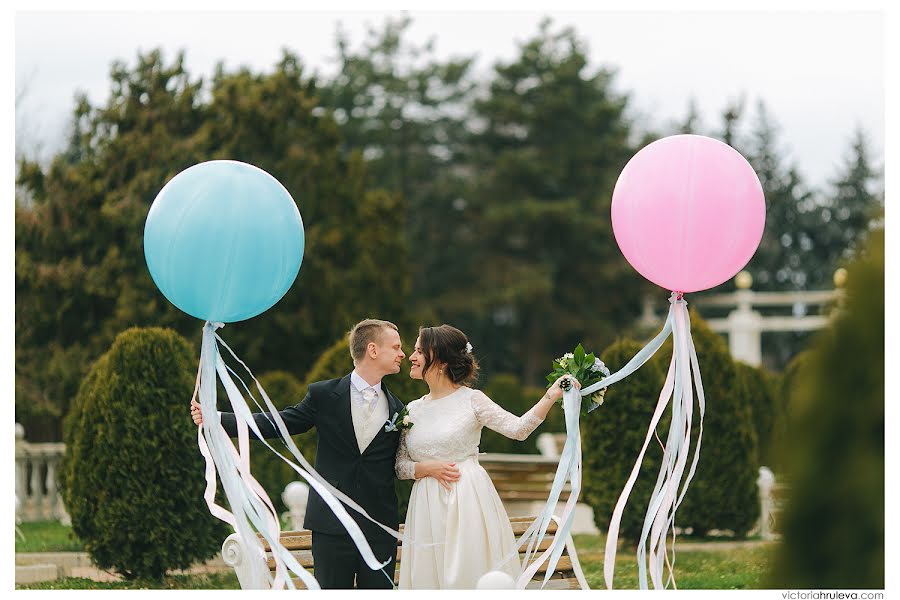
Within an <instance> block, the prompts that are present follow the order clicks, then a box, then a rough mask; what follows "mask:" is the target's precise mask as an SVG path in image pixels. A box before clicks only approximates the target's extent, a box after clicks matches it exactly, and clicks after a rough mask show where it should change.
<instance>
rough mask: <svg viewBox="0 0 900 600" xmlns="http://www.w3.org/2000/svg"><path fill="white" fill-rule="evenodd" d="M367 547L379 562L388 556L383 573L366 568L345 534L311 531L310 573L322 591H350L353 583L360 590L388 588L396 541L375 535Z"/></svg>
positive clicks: (395, 555)
mask: <svg viewBox="0 0 900 600" xmlns="http://www.w3.org/2000/svg"><path fill="white" fill-rule="evenodd" d="M369 545H370V546H371V548H372V552H374V553H375V558H377V559H378V560H379V561H384V560H386V559H387V557H388V556H390V557H391V562H390V563H389V564H388V565H387V566H385V567H384V571H382V570H380V569H379V570H376V571H373V570H372V569H370V568H369V565H367V564H366V561H365V560H363V557H362V555H361V554H360V553H359V550H357V548H356V544H354V543H353V539H352V538H351V537H350V536H349V535H347V534H338V535H334V534H328V533H319V532H316V531H313V532H312V555H313V563H314V567H313V571H314V573H313V574H314V575H315V577H316V581H318V582H319V585H320V586H321V587H322V589H323V590H332V589H353V583H354V580H355V581H356V588H357V589H360V590H371V589H388V590H389V589H392V588H393V587H394V570H395V569H396V567H397V540H396V539H395V538H393V537H389V536H386V535H379V536H378V539H377V540H369Z"/></svg>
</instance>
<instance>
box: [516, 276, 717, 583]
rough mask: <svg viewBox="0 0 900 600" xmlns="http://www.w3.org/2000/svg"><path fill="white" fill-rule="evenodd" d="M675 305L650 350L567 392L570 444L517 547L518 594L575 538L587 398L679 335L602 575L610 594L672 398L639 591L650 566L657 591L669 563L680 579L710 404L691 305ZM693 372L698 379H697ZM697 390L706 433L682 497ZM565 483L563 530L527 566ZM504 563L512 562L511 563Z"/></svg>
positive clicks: (614, 523)
mask: <svg viewBox="0 0 900 600" xmlns="http://www.w3.org/2000/svg"><path fill="white" fill-rule="evenodd" d="M669 302H670V303H671V306H670V308H669V314H668V317H667V318H666V322H665V324H664V325H663V328H662V330H661V331H660V332H659V333H658V334H657V335H656V337H654V338H653V339H652V340H651V341H650V342H649V343H648V344H647V345H646V346H644V347H643V348H642V349H641V350H640V351H638V353H637V354H635V355H634V357H632V359H631V360H629V361H628V363H626V364H625V366H623V367H622V368H621V369H619V370H618V371H616V372H615V373H613V374H611V375H610V376H609V377H605V378H604V379H603V380H601V381H599V382H597V383H595V384H593V385H590V386H588V387H585V388H583V389H582V390H581V391H580V393H579V392H578V391H577V390H575V388H571V389H570V390H569V391H567V392H564V393H563V410H564V412H565V420H566V441H565V445H564V446H563V451H562V453H561V455H560V459H559V465H558V467H557V469H556V475H555V476H554V479H553V485H552V486H551V488H550V494H549V497H548V498H547V502H546V504H545V505H544V509H543V510H542V511H541V514H540V515H539V516H538V517H537V518H536V519H535V520H534V522H533V523H532V524H531V526H529V528H528V529H527V530H526V532H525V533H524V534H523V535H522V537H521V538H520V539H519V544H518V545H519V546H520V547H521V546H522V545H523V544H525V543H526V542H527V543H528V549H527V550H526V553H525V560H524V564H525V566H524V569H523V572H522V575H521V576H520V577H519V579H518V580H517V582H516V584H517V585H516V586H517V587H518V588H520V589H523V588H524V587H525V586H526V585H527V583H528V581H530V579H531V577H532V576H533V575H534V573H535V572H537V569H538V568H540V566H541V565H542V564H543V563H544V562H546V561H548V560H549V564H548V567H547V572H546V575H545V577H544V583H546V581H547V580H548V579H549V578H550V576H551V575H552V574H553V570H554V569H555V567H556V564H557V561H558V560H559V557H560V555H561V554H562V550H563V544H564V542H565V540H567V539H570V537H571V536H570V532H571V528H572V524H573V521H574V510H575V505H576V503H577V502H578V496H579V494H580V492H581V434H580V431H579V426H578V421H579V415H580V408H581V397H582V396H589V395H591V394H593V393H594V392H596V391H598V390H600V389H603V388H606V387H609V386H610V385H612V384H614V383H616V382H618V381H621V380H623V379H625V378H626V377H628V376H629V375H631V374H632V373H634V372H635V371H637V370H638V369H639V368H640V367H641V366H643V365H644V364H645V363H646V362H647V361H648V360H650V358H652V357H653V355H654V354H655V353H656V351H657V350H659V348H660V347H661V346H662V345H663V343H664V342H665V341H666V339H667V338H668V337H669V335H673V338H674V348H673V353H672V361H671V364H670V366H669V372H668V375H667V377H666V381H665V384H664V385H663V389H662V391H661V393H660V396H659V401H658V402H657V405H656V410H655V411H654V413H653V417H652V418H651V420H650V426H649V428H648V430H647V436H646V438H645V440H644V445H643V447H642V448H641V451H640V453H639V454H638V458H637V461H636V462H635V465H634V468H633V469H632V471H631V474H630V475H629V477H628V480H627V481H626V483H625V487H624V489H623V490H622V493H621V495H620V496H619V499H618V501H617V502H616V506H615V508H614V509H613V514H612V519H611V521H610V525H609V529H608V530H607V537H606V552H605V555H604V564H603V574H604V579H605V581H606V585H607V587H608V588H610V589H612V583H613V569H614V567H615V557H616V544H617V542H618V537H619V526H620V524H621V520H622V512H623V511H624V508H625V504H626V502H627V501H628V496H629V495H630V494H631V490H632V488H633V487H634V483H635V481H636V479H637V476H638V473H639V472H640V466H641V462H642V461H643V457H644V453H645V452H646V450H647V446H648V444H649V443H650V438H651V437H652V436H653V435H654V434H655V432H656V426H657V425H658V424H659V420H660V418H661V417H662V414H663V411H664V410H665V408H666V406H667V405H668V404H669V400H670V399H671V398H672V395H673V393H674V401H673V403H672V423H671V425H670V426H669V436H668V439H667V441H666V444H665V449H664V451H663V459H662V466H661V467H660V473H659V476H658V478H657V482H656V487H655V489H654V491H653V495H652V496H651V498H650V503H649V506H648V508H647V514H646V516H645V519H644V528H643V531H642V533H641V539H642V542H641V544H640V545H639V547H638V551H637V559H638V568H639V579H640V586H641V589H647V565H646V563H647V562H649V571H650V579H651V581H652V582H653V586H654V588H657V589H658V588H662V587H666V586H667V584H663V582H662V574H663V565H664V563H665V564H667V565H668V566H669V575H670V577H669V581H671V582H672V584H673V586H674V582H675V580H674V573H673V572H672V563H673V562H674V520H675V510H676V509H677V508H678V506H679V505H680V504H681V501H682V499H683V498H684V494H685V493H686V492H687V487H688V484H689V483H690V481H691V479H692V478H693V476H694V472H695V470H696V467H697V461H698V459H699V457H700V440H701V439H702V436H703V415H704V411H705V399H704V395H703V383H702V381H701V379H700V366H699V362H698V361H697V353H696V349H695V348H694V343H693V340H692V339H691V334H690V319H689V316H688V312H687V303H686V302H685V301H684V299H683V298H682V297H681V294H678V293H675V292H673V293H672V296H671V297H670V298H669ZM692 374H693V380H692V378H691V375H692ZM695 387H696V390H697V397H698V402H699V407H700V432H699V436H698V439H697V447H696V448H695V451H694V458H693V461H692V463H691V467H690V469H689V471H688V474H687V478H686V479H685V481H684V485H683V486H682V489H681V493H680V494H678V486H679V484H680V483H681V480H682V478H683V476H684V470H685V466H686V462H687V456H688V450H689V446H690V434H691V419H692V413H693V402H692V400H693V390H694V388H695ZM595 408H596V405H595V406H593V407H592V408H591V409H590V410H591V411H592V410H594V409H595ZM589 412H590V411H589ZM567 480H568V481H570V482H571V484H572V492H571V494H570V495H569V499H568V501H567V502H566V506H565V509H564V510H563V512H562V515H561V516H560V517H559V529H558V531H557V533H556V536H555V538H554V540H553V542H552V543H551V544H550V546H549V547H548V548H547V549H546V550H545V551H544V552H543V553H542V554H541V555H540V556H537V557H534V561H533V562H532V563H531V564H528V561H529V560H531V559H532V557H533V556H534V552H536V549H537V548H538V547H540V543H541V541H542V540H543V538H544V536H545V534H546V530H547V525H548V524H549V522H550V519H551V518H553V517H552V513H553V509H554V507H555V506H556V504H557V502H558V500H559V496H560V493H561V491H562V488H563V486H564V485H565V483H566V481H567ZM676 495H677V499H676ZM669 528H671V529H672V530H673V538H672V540H673V541H672V551H673V560H672V562H670V561H669V557H668V555H667V553H666V535H667V532H668V530H669ZM648 537H649V539H650V542H651V543H650V556H649V559H648V558H647V557H646V542H647V538H648ZM570 554H571V551H570ZM506 560H508V557H507V558H506ZM579 570H580V569H578V570H576V576H579V575H580V574H579V572H578V571H579ZM582 579H583V575H580V576H579V582H581V580H582ZM542 587H543V583H542ZM582 587H583V588H585V589H587V584H586V583H583V584H582Z"/></svg>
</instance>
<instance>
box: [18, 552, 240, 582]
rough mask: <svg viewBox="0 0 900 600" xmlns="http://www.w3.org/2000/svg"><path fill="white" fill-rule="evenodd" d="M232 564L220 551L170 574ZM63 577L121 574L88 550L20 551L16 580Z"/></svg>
mask: <svg viewBox="0 0 900 600" xmlns="http://www.w3.org/2000/svg"><path fill="white" fill-rule="evenodd" d="M231 570H232V569H231V567H229V566H227V565H226V564H225V563H224V562H223V561H222V556H221V555H217V556H216V557H215V558H212V559H211V560H209V561H208V562H206V563H204V564H198V565H194V566H193V567H191V568H190V569H186V570H183V571H179V570H176V571H171V572H170V574H171V575H187V574H190V575H197V574H201V573H221V572H223V571H231ZM63 577H84V578H86V579H92V580H94V581H102V582H108V581H121V580H122V576H121V575H119V574H117V573H111V572H108V571H103V570H100V569H98V568H97V567H96V566H94V565H93V564H91V558H90V555H89V554H88V553H87V552H17V553H16V583H21V584H25V583H37V582H39V581H52V580H55V579H61V578H63Z"/></svg>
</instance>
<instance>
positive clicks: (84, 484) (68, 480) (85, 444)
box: [62, 328, 227, 579]
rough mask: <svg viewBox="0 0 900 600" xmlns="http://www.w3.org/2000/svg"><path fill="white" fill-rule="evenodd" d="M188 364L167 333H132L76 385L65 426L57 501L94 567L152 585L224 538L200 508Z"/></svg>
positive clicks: (188, 354) (191, 366)
mask: <svg viewBox="0 0 900 600" xmlns="http://www.w3.org/2000/svg"><path fill="white" fill-rule="evenodd" d="M196 360H197V358H196V355H195V352H194V351H193V349H192V348H191V346H190V345H189V344H188V343H187V341H186V340H184V338H182V337H181V336H179V335H178V334H176V333H175V332H173V331H171V330H166V329H159V328H149V329H138V328H132V329H129V330H127V331H124V332H122V333H121V334H120V335H119V336H118V337H117V338H116V340H115V341H114V342H113V344H112V346H111V348H110V349H109V351H108V352H107V353H106V354H105V355H103V356H102V357H101V358H100V359H98V360H97V361H96V362H95V363H94V365H93V367H92V368H91V370H90V372H89V373H88V375H87V376H86V377H85V379H84V381H83V382H82V384H81V387H80V389H79V391H78V394H77V396H76V398H75V400H74V402H73V405H72V407H71V411H70V414H69V415H68V417H67V419H66V424H65V442H66V453H65V459H64V469H63V476H62V479H63V482H64V483H63V498H64V501H65V503H66V508H67V509H68V511H69V514H70V515H71V517H72V528H73V530H74V532H75V535H76V536H78V538H79V539H81V540H82V541H83V542H84V546H85V549H86V550H87V551H88V552H89V553H90V554H91V557H92V559H93V561H94V562H95V563H96V564H97V565H98V566H99V567H100V568H102V569H114V570H116V571H117V572H119V573H121V574H122V575H124V576H125V577H127V578H132V579H133V578H137V577H150V578H157V579H158V578H161V577H162V576H163V575H165V573H166V571H168V570H170V569H185V568H188V567H189V566H191V565H192V564H193V563H194V562H195V561H197V560H203V559H207V558H210V557H212V556H214V555H215V554H216V552H217V551H218V550H219V548H220V546H221V544H222V540H223V539H224V537H225V536H226V535H227V533H226V532H227V529H226V526H225V524H224V523H222V522H220V521H218V520H217V519H216V518H215V517H213V516H212V515H211V514H210V513H209V510H208V508H207V506H206V503H205V502H204V500H203V492H204V489H205V487H206V482H205V480H204V476H203V474H204V461H203V457H202V456H201V454H200V452H199V451H198V449H197V433H196V432H197V430H196V427H195V426H194V424H193V423H192V422H191V420H190V418H187V417H186V415H187V414H188V402H189V400H190V397H191V392H192V391H193V389H194V375H195V373H196Z"/></svg>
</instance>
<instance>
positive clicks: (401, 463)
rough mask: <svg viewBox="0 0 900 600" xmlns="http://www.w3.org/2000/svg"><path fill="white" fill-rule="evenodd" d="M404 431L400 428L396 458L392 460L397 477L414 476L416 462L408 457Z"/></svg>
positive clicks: (410, 477)
mask: <svg viewBox="0 0 900 600" xmlns="http://www.w3.org/2000/svg"><path fill="white" fill-rule="evenodd" d="M406 431H407V430H406V429H401V430H400V446H399V447H398V448H397V458H396V460H395V461H394V471H395V472H396V473H397V479H415V478H416V463H415V461H414V460H413V459H411V458H410V457H409V450H407V448H406Z"/></svg>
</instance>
